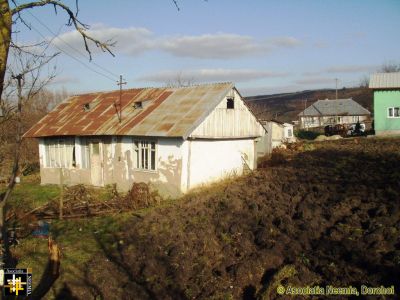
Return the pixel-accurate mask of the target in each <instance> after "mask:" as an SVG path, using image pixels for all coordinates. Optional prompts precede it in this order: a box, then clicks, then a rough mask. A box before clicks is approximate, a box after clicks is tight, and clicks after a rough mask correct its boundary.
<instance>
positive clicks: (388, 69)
mask: <svg viewBox="0 0 400 300" xmlns="http://www.w3.org/2000/svg"><path fill="white" fill-rule="evenodd" d="M379 71H380V72H383V73H392V72H400V63H399V64H397V63H395V62H393V61H390V62H385V63H384V64H383V65H382V66H381V67H380V69H379Z"/></svg>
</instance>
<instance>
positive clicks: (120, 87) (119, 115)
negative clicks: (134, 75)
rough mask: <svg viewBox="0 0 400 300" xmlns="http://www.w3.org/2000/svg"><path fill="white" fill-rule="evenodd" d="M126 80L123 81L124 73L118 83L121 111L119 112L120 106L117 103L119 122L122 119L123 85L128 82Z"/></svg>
mask: <svg viewBox="0 0 400 300" xmlns="http://www.w3.org/2000/svg"><path fill="white" fill-rule="evenodd" d="M126 83H127V82H126V81H122V75H119V81H117V85H119V113H118V108H117V105H116V104H114V105H115V108H116V109H117V115H118V119H119V122H120V123H121V121H122V85H123V84H126Z"/></svg>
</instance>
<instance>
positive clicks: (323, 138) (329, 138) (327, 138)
mask: <svg viewBox="0 0 400 300" xmlns="http://www.w3.org/2000/svg"><path fill="white" fill-rule="evenodd" d="M340 139H342V137H341V136H340V135H338V134H335V135H332V136H326V135H319V136H317V137H316V138H315V140H314V141H316V142H322V141H335V140H340Z"/></svg>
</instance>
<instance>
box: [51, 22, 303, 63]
mask: <svg viewBox="0 0 400 300" xmlns="http://www.w3.org/2000/svg"><path fill="white" fill-rule="evenodd" d="M88 33H89V34H90V35H91V36H92V37H93V38H95V39H98V40H100V41H114V42H116V45H115V47H114V49H113V51H114V52H115V53H123V54H126V55H130V56H136V55H139V54H141V53H144V52H146V51H149V50H160V51H164V52H167V53H169V54H171V55H174V56H177V57H191V58H200V59H229V58H235V57H242V56H246V55H255V54H266V53H269V52H271V51H273V50H277V49H282V48H293V47H296V46H298V45H300V44H301V42H300V41H299V40H297V39H295V38H293V37H274V38H271V39H267V40H264V41H258V40H256V39H254V38H253V37H251V36H246V35H238V34H230V33H215V34H203V35H184V36H158V37H157V36H155V35H154V33H153V32H151V31H150V30H148V29H146V28H137V27H130V28H116V27H107V26H105V25H103V24H96V25H95V26H93V27H92V29H90V30H89V31H88ZM66 43H67V44H70V45H72V46H73V47H74V48H76V49H82V44H83V40H82V37H81V35H80V34H79V33H78V32H77V31H70V32H66V33H63V34H61V35H60V36H58V37H57V38H55V39H54V40H53V44H54V45H55V46H57V47H59V48H62V49H63V50H66V51H68V52H69V53H71V51H72V53H74V50H73V49H71V48H70V47H68V45H66ZM91 50H93V52H94V53H98V52H99V51H100V50H99V49H96V46H95V45H92V47H91ZM80 51H81V50H80ZM72 53H71V54H72Z"/></svg>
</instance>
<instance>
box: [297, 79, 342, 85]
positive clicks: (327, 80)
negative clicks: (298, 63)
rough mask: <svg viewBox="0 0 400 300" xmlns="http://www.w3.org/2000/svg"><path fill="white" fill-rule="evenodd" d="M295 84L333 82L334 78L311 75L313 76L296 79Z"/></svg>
mask: <svg viewBox="0 0 400 300" xmlns="http://www.w3.org/2000/svg"><path fill="white" fill-rule="evenodd" d="M296 83H297V84H301V85H311V84H313V85H314V84H327V83H328V84H329V83H330V84H332V85H333V84H334V83H335V80H334V79H333V78H324V77H313V78H305V79H299V80H297V81H296Z"/></svg>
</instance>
